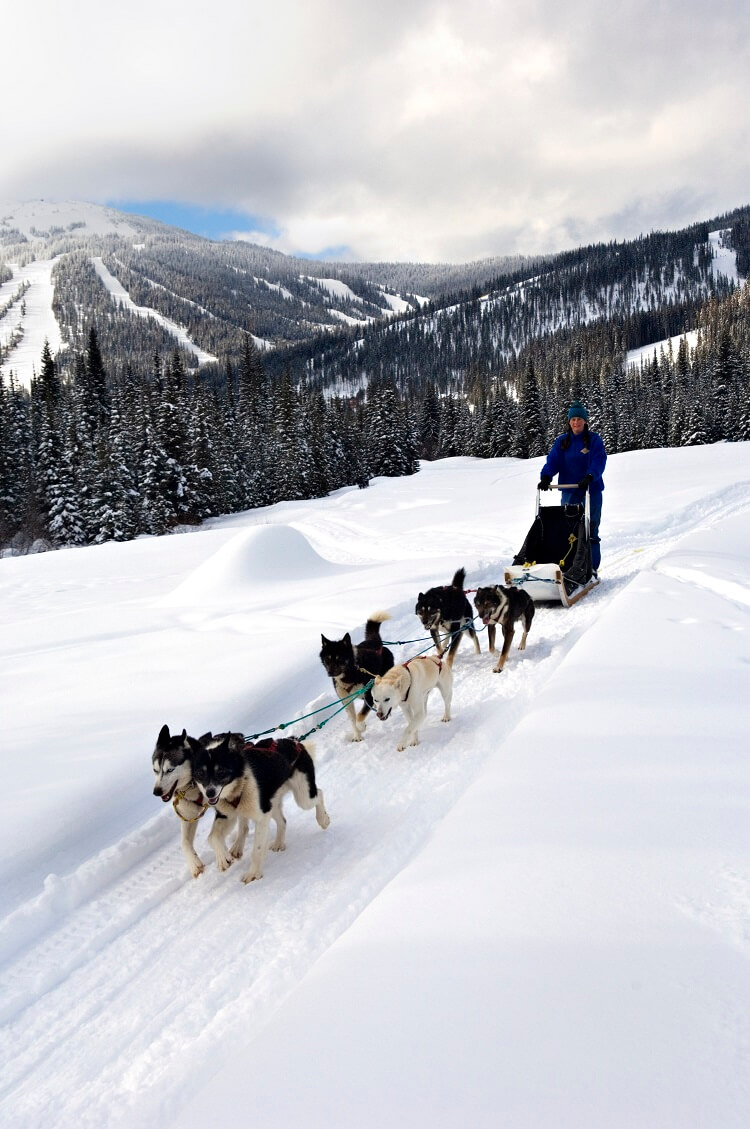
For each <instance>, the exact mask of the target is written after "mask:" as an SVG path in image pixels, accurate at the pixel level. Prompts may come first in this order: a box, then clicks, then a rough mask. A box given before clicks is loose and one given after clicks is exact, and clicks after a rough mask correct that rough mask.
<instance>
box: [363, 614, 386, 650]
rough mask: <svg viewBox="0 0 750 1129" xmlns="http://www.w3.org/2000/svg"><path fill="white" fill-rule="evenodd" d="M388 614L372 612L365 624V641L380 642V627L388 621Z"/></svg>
mask: <svg viewBox="0 0 750 1129" xmlns="http://www.w3.org/2000/svg"><path fill="white" fill-rule="evenodd" d="M390 618H391V617H390V615H389V613H388V612H373V613H372V615H371V616H370V618H369V619H368V621H367V623H366V624H365V641H366V642H377V643H379V642H380V625H381V623H385V621H386V620H387V619H390Z"/></svg>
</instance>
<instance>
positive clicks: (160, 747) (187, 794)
mask: <svg viewBox="0 0 750 1129" xmlns="http://www.w3.org/2000/svg"><path fill="white" fill-rule="evenodd" d="M151 763H152V765H153V769H154V776H155V777H156V779H155V782H154V795H155V796H160V797H161V799H162V800H163V802H164V803H165V804H168V803H169V801H170V800H171V801H172V803H173V805H174V810H175V811H176V813H177V815H178V816H179V817H180V819H181V820H182V835H181V846H182V853H183V854H184V856H185V861H186V862H187V865H188V870H189V871H190V873H191V874H192V876H193V878H197V877H198V875H199V874H202V873H203V871H204V870H205V867H204V865H203V863H202V862H201V860H200V858H199V857H198V854H197V852H196V850H195V847H194V846H193V844H194V842H195V832H196V830H197V829H198V820H199V819H200V818H201V816H203V815H205V814H206V811H207V810H208V805H207V804H206V802H205V801H204V799H203V796H202V795H201V793H200V789H199V788H198V787H197V785H196V784H195V781H194V780H193V751H192V749H191V747H190V738H189V737H188V735H187V732H186V731H185V730H184V729H183V731H182V733H181V734H180V735H179V737H178V736H177V735H176V734H175V736H174V737H173V736H172V735H171V734H170V732H169V726H168V725H163V726H162V727H161V730H160V731H159V736H158V737H157V738H156V746H155V748H154V752H153V756H152V758H151Z"/></svg>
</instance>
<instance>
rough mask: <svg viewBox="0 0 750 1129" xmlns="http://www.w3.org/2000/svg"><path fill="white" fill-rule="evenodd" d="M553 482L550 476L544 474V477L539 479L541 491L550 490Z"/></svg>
mask: <svg viewBox="0 0 750 1129" xmlns="http://www.w3.org/2000/svg"><path fill="white" fill-rule="evenodd" d="M551 482H552V479H551V478H550V476H549V475H548V474H543V475H542V477H541V478H540V479H539V489H540V490H549V488H550V483H551Z"/></svg>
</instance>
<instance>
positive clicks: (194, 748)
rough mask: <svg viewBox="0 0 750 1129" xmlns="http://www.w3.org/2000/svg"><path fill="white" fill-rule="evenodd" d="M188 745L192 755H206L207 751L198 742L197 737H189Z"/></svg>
mask: <svg viewBox="0 0 750 1129" xmlns="http://www.w3.org/2000/svg"><path fill="white" fill-rule="evenodd" d="M187 744H188V748H189V749H190V752H191V753H205V751H206V750H205V749H204V748H203V745H201V743H200V741H196V739H195V737H187Z"/></svg>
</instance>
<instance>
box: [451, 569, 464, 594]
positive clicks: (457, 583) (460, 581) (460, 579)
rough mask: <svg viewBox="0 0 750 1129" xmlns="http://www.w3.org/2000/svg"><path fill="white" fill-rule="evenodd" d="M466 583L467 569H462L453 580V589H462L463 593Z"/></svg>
mask: <svg viewBox="0 0 750 1129" xmlns="http://www.w3.org/2000/svg"><path fill="white" fill-rule="evenodd" d="M465 581H466V569H465V568H460V569H459V570H458V571H457V573H456V575H455V576H454V577H453V579H452V580H451V588H460V589H461V591H462V592H463V590H464V583H465Z"/></svg>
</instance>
